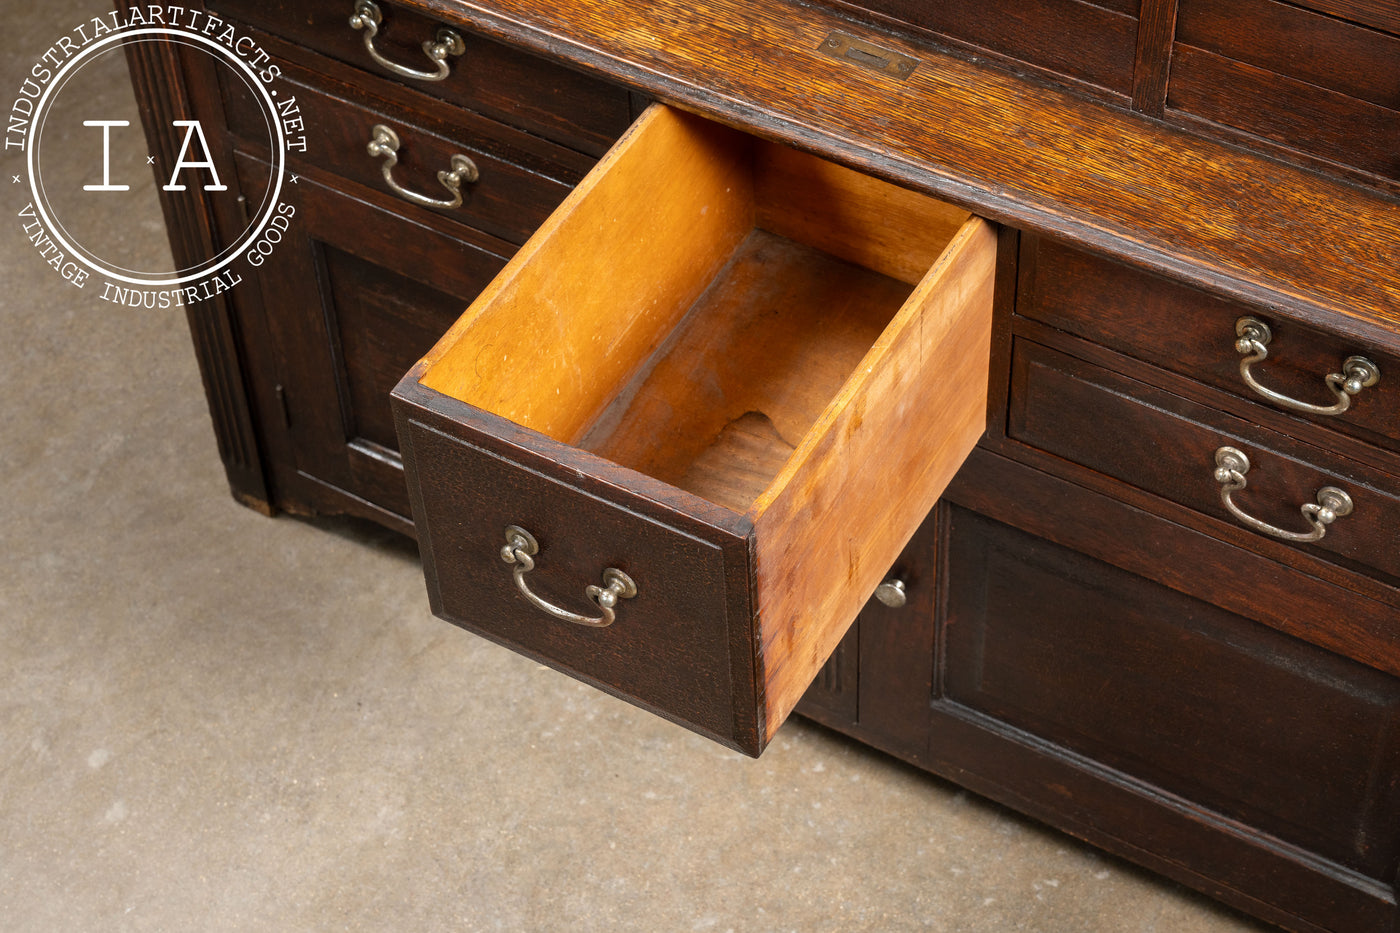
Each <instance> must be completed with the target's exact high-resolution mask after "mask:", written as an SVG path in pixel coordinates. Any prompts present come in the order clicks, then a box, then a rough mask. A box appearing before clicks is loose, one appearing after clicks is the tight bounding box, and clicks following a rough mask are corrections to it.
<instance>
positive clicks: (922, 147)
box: [406, 0, 1400, 344]
mask: <svg viewBox="0 0 1400 933" xmlns="http://www.w3.org/2000/svg"><path fill="white" fill-rule="evenodd" d="M406 5H408V6H412V7H415V8H417V9H419V10H421V11H423V12H426V13H428V14H430V15H433V16H436V17H438V18H439V19H442V20H444V21H448V22H456V23H458V24H461V25H465V26H468V27H470V28H473V29H475V30H476V31H479V32H481V33H483V34H485V35H488V36H491V37H493V38H497V39H501V40H503V41H507V42H510V43H513V44H515V45H518V46H521V47H523V48H526V49H528V50H530V51H533V52H535V53H538V54H544V55H547V56H550V57H553V58H556V59H559V60H562V61H565V62H567V63H570V64H572V65H574V66H575V67H579V68H582V69H585V70H588V71H593V72H597V73H600V74H602V75H604V76H607V77H611V78H613V79H614V80H618V81H621V82H622V83H625V84H628V85H630V86H632V87H634V88H637V89H639V90H642V91H644V92H646V93H649V94H652V95H655V96H656V97H658V98H660V99H662V100H664V101H667V102H669V103H673V104H676V105H679V106H681V107H683V108H684V109H688V110H692V111H695V112H697V113H700V114H702V115H705V116H708V117H711V118H714V119H717V120H719V121H721V122H724V123H728V124H730V125H733V126H736V127H738V128H741V129H744V130H746V131H748V132H751V133H754V134H756V135H759V136H763V137H765V138H769V139H773V140H776V141H779V142H783V143H787V144H789V145H793V146H796V147H798V148H802V149H807V150H809V151H812V152H815V153H817V154H819V155H823V156H826V157H828V158H832V159H834V160H836V161H840V162H843V163H846V164H848V165H851V166H854V167H858V168H860V169H862V170H863V171H867V172H869V173H870V174H873V175H876V176H879V177H882V178H885V179H888V180H890V181H893V182H895V183H898V184H902V185H905V186H908V187H912V188H916V189H920V190H924V191H927V192H929V193H930V194H935V195H937V196H939V197H941V198H944V199H946V200H950V201H954V202H957V203H959V204H961V205H962V206H965V207H967V208H969V209H971V210H974V211H976V212H977V213H979V214H981V215H983V216H985V217H988V218H990V219H992V220H995V221H998V222H1003V223H1007V224H1010V225H1013V226H1017V227H1019V228H1022V229H1027V230H1032V231H1037V232H1044V233H1050V234H1052V235H1055V236H1058V237H1060V238H1062V239H1065V240H1068V241H1070V242H1074V243H1078V244H1081V245H1085V246H1089V247H1092V248H1094V249H1097V250H1099V251H1101V252H1104V253H1107V254H1109V255H1112V256H1114V257H1115V258H1118V259H1121V260H1124V261H1126V262H1129V263H1132V264H1134V265H1138V266H1141V267H1143V268H1147V269H1151V270H1153V271H1158V272H1163V273H1166V274H1168V275H1171V276H1174V277H1179V278H1186V279H1190V280H1193V281H1195V282H1197V283H1199V284H1202V285H1205V286H1207V287H1209V288H1211V289H1213V290H1215V291H1217V292H1219V293H1222V294H1225V295H1228V296H1230V297H1234V298H1238V299H1242V300H1245V301H1249V302H1252V303H1256V304H1260V305H1264V306H1267V307H1273V308H1278V309H1280V310H1283V311H1284V312H1285V313H1291V314H1292V315H1294V316H1296V317H1299V318H1301V319H1304V320H1310V321H1312V322H1314V323H1318V324H1323V325H1325V326H1328V327H1330V328H1331V329H1332V330H1334V331H1337V332H1340V333H1343V334H1346V335H1349V336H1353V337H1356V338H1359V339H1367V340H1379V341H1382V342H1386V343H1390V344H1394V343H1395V341H1396V339H1397V336H1400V274H1397V267H1400V261H1397V260H1400V199H1397V198H1395V197H1394V196H1391V195H1389V194H1387V193H1386V192H1384V191H1382V190H1380V189H1372V188H1367V187H1365V186H1362V185H1359V184H1354V183H1351V182H1348V181H1343V180H1341V179H1339V178H1334V177H1330V176H1327V175H1324V174H1321V173H1318V172H1314V171H1310V170H1308V169H1306V168H1303V167H1302V166H1298V165H1294V164H1291V163H1287V162H1283V161H1279V160H1276V159H1273V158H1271V157H1267V156H1264V155H1260V154H1258V153H1254V152H1250V151H1248V150H1245V149H1242V148H1237V147H1235V146H1231V145H1228V144H1225V143H1220V142H1215V141H1211V140H1209V139H1206V138H1204V137H1199V136H1196V135H1193V134H1190V133H1188V132H1186V131H1184V130H1180V129H1175V128H1173V127H1170V126H1168V125H1166V124H1164V123H1162V122H1161V121H1158V120H1154V119H1151V118H1149V117H1146V116H1143V115H1140V114H1136V113H1132V112H1130V111H1127V110H1122V109H1117V108H1114V107H1112V106H1109V105H1107V104H1104V103H1102V102H1097V101H1093V100H1089V99H1087V98H1084V97H1082V96H1080V95H1078V94H1076V93H1074V92H1072V91H1071V90H1068V89H1064V88H1060V87H1057V86H1053V85H1050V84H1047V83H1042V82H1039V81H1036V80H1032V79H1029V78H1026V77H1021V76H1018V75H1014V74H1011V73H1009V72H1006V71H1002V70H1000V69H997V68H994V67H991V66H989V65H985V64H982V63H979V62H977V61H974V60H966V59H963V58H959V57H957V56H955V55H953V54H951V53H949V52H947V51H944V50H942V49H940V48H938V47H936V46H933V45H931V44H924V43H921V42H918V41H915V40H912V39H910V38H908V37H902V36H895V35H890V34H884V33H879V32H876V31H875V30H873V29H871V28H868V27H864V26H861V25H859V24H855V23H853V22H852V21H850V20H849V19H847V18H845V17H843V16H841V15H839V14H838V13H837V11H836V10H834V9H828V8H823V7H819V6H813V5H810V4H806V3H803V2H801V0H765V2H763V3H759V4H755V3H753V2H751V0H705V2H703V3H699V4H696V3H688V2H682V0H653V2H650V3H646V4H636V3H633V2H631V0H548V2H546V0H406ZM833 32H842V33H846V34H848V35H849V34H856V35H858V36H859V37H860V38H862V39H865V40H867V41H870V42H872V43H875V44H876V45H877V46H879V47H882V48H883V49H885V50H888V51H891V52H897V53H899V54H900V55H905V56H908V57H909V58H911V59H913V60H914V61H915V65H914V67H913V69H912V71H911V72H909V73H908V74H907V75H906V76H904V77H899V76H896V75H894V74H892V73H890V72H889V71H888V70H886V71H881V70H878V69H874V68H863V67H858V66H856V65H854V64H852V63H850V62H848V61H843V60H841V59H839V58H837V57H832V56H830V55H827V54H824V53H823V52H822V51H821V50H820V48H819V47H820V46H821V45H822V44H823V43H824V42H825V41H826V40H827V37H828V36H830V35H831V34H832V33H833Z"/></svg>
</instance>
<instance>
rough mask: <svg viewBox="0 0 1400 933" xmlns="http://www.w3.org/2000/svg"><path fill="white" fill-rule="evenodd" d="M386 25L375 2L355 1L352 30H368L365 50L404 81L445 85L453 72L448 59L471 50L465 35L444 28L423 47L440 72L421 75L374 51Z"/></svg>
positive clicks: (368, 0) (367, 0)
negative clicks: (444, 81) (433, 82)
mask: <svg viewBox="0 0 1400 933" xmlns="http://www.w3.org/2000/svg"><path fill="white" fill-rule="evenodd" d="M383 22H384V14H383V13H381V12H380V10H379V4H377V3H375V2H374V0H355V13H354V15H352V16H351V17H350V28H351V29H362V30H364V33H365V48H366V49H367V50H368V51H369V57H370V58H372V59H374V60H375V61H376V62H378V63H379V64H380V65H382V66H383V67H385V68H387V69H389V70H390V71H392V72H393V73H394V74H396V75H400V76H401V77H404V78H416V79H417V80H419V81H441V80H442V79H443V78H445V77H447V76H448V75H449V74H450V73H451V71H452V66H451V65H449V64H448V63H447V56H449V55H454V56H455V55H461V54H462V53H463V52H465V51H466V50H467V44H466V43H465V42H463V41H462V35H461V33H459V32H457V30H455V29H451V28H449V27H447V26H443V27H442V28H440V29H438V31H437V35H435V36H434V37H433V39H429V40H428V41H427V42H424V43H423V53H424V54H425V55H427V56H428V59H429V61H431V62H433V63H434V64H435V65H436V66H437V70H435V71H419V70H418V69H416V68H409V67H408V66H406V65H400V64H398V63H397V62H391V61H389V59H387V58H385V57H384V56H383V55H380V54H379V50H378V49H376V48H375V47H374V37H375V36H377V35H379V26H380V24H381V23H383ZM434 40H436V41H434Z"/></svg>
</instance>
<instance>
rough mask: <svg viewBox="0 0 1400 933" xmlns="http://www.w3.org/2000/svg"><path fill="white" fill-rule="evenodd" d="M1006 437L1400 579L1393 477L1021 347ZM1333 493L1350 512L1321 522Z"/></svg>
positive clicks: (1267, 537) (1270, 536)
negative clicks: (1327, 493)
mask: <svg viewBox="0 0 1400 933" xmlns="http://www.w3.org/2000/svg"><path fill="white" fill-rule="evenodd" d="M1008 433H1009V435H1010V436H1011V437H1012V438H1014V439H1015V440H1017V441H1020V442H1022V443H1025V444H1029V445H1031V446H1033V447H1036V448H1038V449H1040V450H1044V451H1047V452H1049V453H1052V454H1055V455H1057V456H1060V457H1063V458H1064V459H1066V460H1070V461H1073V462H1075V463H1078V464H1082V465H1084V466H1086V467H1089V468H1091V469H1093V470H1096V471H1099V472H1101V473H1105V474H1107V475H1109V476H1111V477H1113V478H1115V479H1118V480H1121V481H1122V482H1125V483H1127V484H1129V485H1132V486H1135V487H1137V488H1139V489H1143V490H1146V491H1148V492H1151V493H1154V494H1156V495H1159V496H1163V497H1166V498H1168V499H1170V500H1172V501H1174V502H1177V503H1180V504H1181V505H1184V506H1186V507H1188V508H1190V509H1194V510H1196V511H1198V512H1202V513H1205V514H1207V515H1213V516H1216V517H1218V518H1220V519H1221V520H1223V521H1226V522H1229V523H1231V524H1233V525H1237V526H1243V527H1247V528H1250V529H1251V530H1252V531H1254V532H1255V534H1256V536H1257V537H1256V538H1254V539H1253V540H1257V541H1260V542H1270V543H1271V544H1272V543H1273V542H1275V541H1277V540H1279V539H1284V540H1287V541H1288V543H1289V544H1290V545H1292V546H1296V547H1299V548H1304V549H1307V550H1309V551H1312V552H1313V553H1316V554H1318V555H1324V556H1326V558H1327V559H1328V560H1331V561H1333V562H1335V563H1337V564H1340V565H1342V566H1344V567H1346V568H1348V569H1351V570H1354V571H1357V572H1360V573H1364V574H1366V575H1368V576H1372V577H1375V578H1377V579H1380V580H1382V581H1383V582H1388V583H1390V584H1391V585H1395V584H1396V583H1397V582H1400V547H1397V546H1396V543H1397V534H1400V499H1397V497H1396V487H1397V480H1396V478H1395V477H1393V476H1389V475H1387V474H1384V473H1381V472H1379V471H1375V470H1371V469H1368V468H1365V467H1363V466H1361V465H1359V464H1356V463H1352V462H1350V461H1346V460H1343V459H1341V458H1339V457H1335V456H1332V455H1330V454H1328V453H1326V452H1325V451H1322V450H1319V449H1316V448H1311V447H1306V446H1304V445H1302V444H1298V443H1296V442H1292V441H1289V440H1288V439H1287V438H1283V437H1280V436H1277V435H1274V434H1272V433H1271V432H1268V431H1265V430H1263V429H1261V428H1257V427H1255V426H1253V425H1251V424H1249V423H1247V422H1244V421H1241V420H1240V419H1237V418H1232V417H1230V416H1228V415H1222V414H1220V413H1219V412H1217V411H1214V410H1212V409H1209V408H1206V407H1205V406H1202V405H1197V404H1195V403H1192V402H1189V401H1187V400H1185V399H1182V398H1180V397H1178V396H1175V395H1172V394H1170V393H1168V392H1164V391H1162V390H1160V389H1156V388H1153V387H1151V386H1148V385H1146V384H1144V383H1141V382H1137V381H1136V380H1133V379H1129V378H1127V377H1125V376H1121V375H1118V374H1117V373H1113V372H1110V371H1108V370H1106V369H1102V368H1101V367H1098V366H1095V365H1093V364H1090V363H1086V362H1083V361H1082V360H1079V359H1076V358H1074V357H1071V356H1067V355H1065V354H1063V353H1059V352H1057V351H1054V350H1050V349H1047V348H1045V347H1042V346H1040V345H1038V344H1035V343H1031V342H1029V341H1025V340H1017V341H1016V343H1015V348H1014V351H1013V359H1012V401H1011V407H1010V413H1009V430H1008ZM1226 450H1228V451H1234V452H1236V453H1237V454H1239V455H1242V458H1243V461H1245V462H1236V461H1237V460H1238V459H1239V458H1235V457H1232V456H1230V455H1226V454H1222V451H1226ZM1230 470H1233V471H1234V474H1230V472H1229V471H1230ZM1327 489H1340V490H1341V491H1342V492H1344V493H1346V495H1347V496H1348V497H1349V498H1350V500H1351V503H1352V506H1353V509H1352V511H1351V512H1350V514H1343V510H1342V509H1340V508H1338V509H1335V510H1334V511H1335V512H1336V513H1337V515H1336V517H1335V519H1333V518H1329V517H1325V516H1321V515H1319V507H1320V502H1321V500H1322V499H1323V498H1325V495H1324V490H1327ZM1227 491H1228V492H1229V496H1228V503H1227V501H1226V496H1225V495H1224V493H1225V492H1227ZM1304 506H1308V508H1306V509H1305V508H1304ZM1287 535H1296V536H1298V537H1295V538H1292V539H1288V538H1287ZM1303 537H1307V538H1310V539H1312V540H1311V541H1307V542H1304V541H1302V540H1301V539H1302V538H1303Z"/></svg>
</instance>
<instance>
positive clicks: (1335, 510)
mask: <svg viewBox="0 0 1400 933" xmlns="http://www.w3.org/2000/svg"><path fill="white" fill-rule="evenodd" d="M1248 472H1249V458H1248V457H1246V456H1245V455H1244V451H1242V450H1236V449H1235V448H1234V447H1221V448H1220V449H1219V450H1217V451H1216V452H1215V481H1216V482H1217V483H1219V484H1220V501H1221V502H1223V503H1225V508H1227V509H1229V510H1230V514H1231V515H1233V516H1235V518H1237V519H1239V520H1240V522H1241V523H1243V524H1244V525H1245V526H1247V527H1249V528H1253V529H1254V530H1255V531H1262V532H1263V533H1264V534H1266V535H1272V536H1273V537H1275V538H1279V539H1281V540H1284V541H1298V542H1303V543H1307V542H1309V541H1321V540H1322V536H1323V535H1325V534H1327V526H1328V525H1330V524H1332V523H1333V522H1334V521H1336V520H1337V519H1339V518H1341V517H1342V516H1343V515H1350V514H1351V510H1352V507H1353V506H1352V501H1351V496H1349V495H1347V494H1346V493H1345V492H1343V491H1342V490H1340V489H1338V488H1337V487H1336V486H1323V487H1322V488H1321V489H1319V490H1318V491H1317V502H1308V503H1306V504H1304V505H1303V506H1301V510H1302V513H1303V518H1305V519H1307V522H1308V524H1309V525H1311V526H1312V531H1306V532H1298V531H1286V530H1284V529H1282V528H1277V527H1275V526H1273V525H1270V524H1269V523H1268V522H1261V521H1260V520H1259V519H1257V518H1255V517H1253V516H1252V515H1247V514H1245V512H1244V511H1243V510H1242V509H1241V508H1240V507H1239V506H1237V505H1235V503H1234V502H1233V501H1232V500H1231V498H1230V494H1231V493H1234V492H1238V491H1240V490H1241V489H1243V488H1244V487H1245V485H1246V484H1247V482H1246V480H1245V478H1244V475H1245V474H1246V473H1248Z"/></svg>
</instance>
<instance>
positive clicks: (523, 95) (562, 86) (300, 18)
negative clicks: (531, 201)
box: [209, 0, 632, 156]
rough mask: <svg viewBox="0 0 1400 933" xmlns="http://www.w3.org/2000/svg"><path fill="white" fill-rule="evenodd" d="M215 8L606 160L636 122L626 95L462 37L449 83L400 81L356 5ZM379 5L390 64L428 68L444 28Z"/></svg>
mask: <svg viewBox="0 0 1400 933" xmlns="http://www.w3.org/2000/svg"><path fill="white" fill-rule="evenodd" d="M209 6H210V7H212V8H213V9H215V10H217V11H218V12H220V13H224V14H230V15H231V16H232V17H233V18H235V19H239V20H242V21H243V22H245V23H249V24H251V25H253V26H256V27H258V28H259V29H260V30H262V31H263V32H265V33H269V34H272V35H276V36H281V37H283V38H285V39H289V40H291V41H293V42H295V43H297V44H299V45H301V46H303V47H306V48H310V49H313V50H315V51H317V52H320V53H322V54H325V55H327V56H330V57H332V58H335V59H338V60H339V61H342V62H345V63H346V64H348V65H350V66H352V67H354V68H356V69H358V70H360V71H363V72H364V73H365V74H369V75H374V76H376V77H377V78H379V79H381V80H386V81H389V82H394V83H397V84H401V85H403V86H404V87H406V88H409V89H411V91H412V92H414V93H417V94H420V95H424V96H425V97H431V98H433V99H436V100H439V101H444V102H447V103H450V104H452V105H455V106H458V107H463V108H466V109H468V110H472V111H476V112H479V113H482V114H485V115H486V116H488V117H491V118H492V119H495V120H498V121H500V122H503V123H507V124H510V125H511V126H517V127H520V128H521V129H524V130H527V131H529V132H531V133H535V134H537V135H539V136H542V137H544V138H546V139H551V140H553V141H555V142H558V143H561V144H563V145H566V146H571V147H573V148H576V149H578V150H580V151H581V152H586V153H589V154H590V155H593V156H599V155H602V154H603V153H604V152H605V151H606V150H607V148H608V146H610V145H611V144H612V141H613V140H614V139H616V138H617V137H618V135H619V134H621V133H622V131H623V130H625V129H626V128H627V124H628V123H630V122H631V117H632V114H631V108H630V105H629V100H628V96H627V92H626V90H625V89H623V88H621V87H619V86H616V85H612V84H607V83H604V82H600V81H597V80H595V79H591V78H588V77H585V76H584V75H582V74H580V73H578V72H577V71H572V70H570V69H567V68H562V67H560V66H559V65H558V64H555V63H553V62H549V61H546V60H544V59H542V58H537V57H535V56H533V55H523V54H521V53H520V52H518V51H516V50H514V49H510V48H507V47H505V46H502V45H500V44H499V43H496V42H490V41H487V40H486V39H483V38H482V37H481V36H480V35H477V34H472V33H467V34H464V35H463V40H464V42H465V44H466V50H465V51H464V52H463V54H462V55H460V56H456V57H453V58H451V59H450V62H451V66H452V73H451V75H450V76H449V77H448V78H447V79H446V80H443V81H441V82H423V81H416V80H414V79H412V78H402V77H399V76H397V75H395V74H393V73H392V72H390V71H388V70H387V69H385V68H382V67H381V66H380V65H379V64H378V63H376V62H375V61H374V60H373V59H372V58H371V57H370V55H369V53H368V52H367V51H366V50H365V47H364V33H362V32H357V31H356V30H354V29H352V28H350V25H349V20H350V15H351V14H352V13H353V12H354V9H355V4H354V2H353V0H349V2H347V0H314V2H301V0H277V2H265V0H215V2H212V3H210V4H209ZM379 6H380V9H381V11H382V12H383V14H384V22H383V24H382V25H381V27H380V31H379V35H378V36H377V37H376V38H375V47H376V48H378V49H379V50H380V52H381V54H382V55H383V56H384V57H385V58H387V59H389V60H390V61H393V62H398V63H402V64H403V65H405V66H407V67H410V68H415V69H419V70H425V69H428V68H429V63H428V59H427V57H426V56H425V55H424V54H423V42H424V41H425V40H429V39H432V38H433V37H434V36H435V35H436V33H437V30H438V29H439V28H440V27H441V26H442V24H441V23H440V22H438V21H436V20H434V19H432V18H430V17H425V16H422V15H419V14H417V13H414V12H413V11H412V10H410V9H408V8H407V7H406V6H405V5H403V4H399V3H392V2H381V3H380V4H379Z"/></svg>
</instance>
